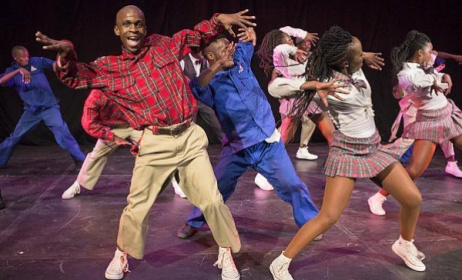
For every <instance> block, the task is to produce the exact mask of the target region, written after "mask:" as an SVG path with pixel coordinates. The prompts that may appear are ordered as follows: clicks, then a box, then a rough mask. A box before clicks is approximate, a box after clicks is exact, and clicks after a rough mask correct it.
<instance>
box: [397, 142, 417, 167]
mask: <svg viewBox="0 0 462 280" xmlns="http://www.w3.org/2000/svg"><path fill="white" fill-rule="evenodd" d="M413 150H414V144H412V145H411V146H410V147H409V149H407V151H406V152H405V153H404V154H403V155H402V156H401V158H400V159H399V161H400V162H401V163H402V164H408V163H409V161H410V160H411V157H412V151H413Z"/></svg>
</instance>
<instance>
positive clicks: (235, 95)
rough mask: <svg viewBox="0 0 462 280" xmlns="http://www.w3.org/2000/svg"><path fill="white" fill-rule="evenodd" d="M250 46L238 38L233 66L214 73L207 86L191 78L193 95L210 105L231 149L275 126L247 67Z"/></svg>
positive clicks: (260, 138) (260, 137)
mask: <svg viewBox="0 0 462 280" xmlns="http://www.w3.org/2000/svg"><path fill="white" fill-rule="evenodd" d="M253 50H254V47H253V45H252V43H242V42H239V43H238V44H237V47H236V51H235V53H234V67H233V68H231V69H229V70H227V71H220V72H218V73H216V74H215V76H214V77H213V79H212V81H211V82H210V84H209V85H208V86H205V87H202V86H201V85H200V84H199V82H198V79H197V78H196V79H194V80H192V81H191V84H190V85H191V89H192V92H193V94H194V96H195V97H196V98H197V99H198V100H200V101H202V102H203V103H204V104H206V105H207V106H210V107H212V108H213V109H214V110H215V112H216V114H217V116H218V120H219V121H220V123H221V126H222V128H223V131H224V133H225V134H226V137H227V140H226V139H225V143H224V144H225V145H230V146H231V149H232V150H233V152H234V153H236V152H238V151H240V150H243V149H245V148H248V147H250V146H252V145H255V144H257V143H260V142H263V141H264V140H265V139H266V138H268V137H270V136H271V135H272V134H273V132H274V130H275V127H276V124H275V121H274V116H273V113H272V111H271V106H270V104H269V102H268V100H267V99H266V96H265V93H264V92H263V90H262V89H261V88H260V85H259V84H258V81H257V79H256V77H255V75H254V74H253V72H252V69H251V68H250V61H251V59H252V55H253Z"/></svg>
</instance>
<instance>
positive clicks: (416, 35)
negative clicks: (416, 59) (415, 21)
mask: <svg viewBox="0 0 462 280" xmlns="http://www.w3.org/2000/svg"><path fill="white" fill-rule="evenodd" d="M427 43H431V41H430V38H429V37H428V36H427V35H425V34H424V33H420V32H418V31H416V30H412V31H409V33H407V35H406V39H405V40H404V42H403V43H401V45H399V46H398V47H394V48H393V49H392V50H391V54H390V59H391V62H392V64H393V73H392V74H393V75H392V79H393V85H397V84H398V77H397V74H398V73H399V71H401V70H402V69H403V63H404V62H405V61H407V60H409V59H410V58H411V57H412V56H413V55H414V53H415V52H416V51H418V50H422V49H424V48H425V46H426V45H427Z"/></svg>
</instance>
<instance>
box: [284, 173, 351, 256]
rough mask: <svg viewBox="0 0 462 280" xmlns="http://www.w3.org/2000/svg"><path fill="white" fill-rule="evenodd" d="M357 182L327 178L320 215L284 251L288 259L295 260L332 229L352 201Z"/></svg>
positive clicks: (339, 178)
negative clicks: (316, 239) (318, 237)
mask: <svg viewBox="0 0 462 280" xmlns="http://www.w3.org/2000/svg"><path fill="white" fill-rule="evenodd" d="M354 185H355V180H354V179H351V178H345V177H334V178H332V177H327V178H326V189H325V190H324V198H323V201H322V207H321V211H320V212H319V214H318V215H317V216H316V217H314V218H313V219H312V220H310V221H309V222H307V223H306V224H305V225H303V227H301V228H300V229H299V230H298V232H297V233H296V234H295V236H294V238H293V239H292V240H291V241H290V243H289V246H287V248H286V250H285V251H284V255H285V256H286V257H288V258H294V257H295V256H296V255H297V254H298V253H299V252H300V251H301V250H302V249H303V248H304V247H305V246H306V245H308V244H309V243H310V242H311V241H312V240H313V239H314V238H315V237H316V236H318V235H320V234H321V233H323V232H325V231H326V230H327V229H329V228H330V227H332V226H333V225H334V224H335V223H336V222H337V220H338V218H339V217H340V215H341V214H342V212H343V209H345V207H346V206H347V204H348V201H349V200H350V196H351V192H352V191H353V188H354Z"/></svg>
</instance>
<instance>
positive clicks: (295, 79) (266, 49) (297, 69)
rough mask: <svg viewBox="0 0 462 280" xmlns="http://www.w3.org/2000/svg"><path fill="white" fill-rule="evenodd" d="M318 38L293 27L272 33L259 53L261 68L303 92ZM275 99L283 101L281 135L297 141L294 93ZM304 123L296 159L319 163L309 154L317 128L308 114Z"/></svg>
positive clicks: (315, 34)
mask: <svg viewBox="0 0 462 280" xmlns="http://www.w3.org/2000/svg"><path fill="white" fill-rule="evenodd" d="M317 35H318V34H317V33H309V32H307V31H305V30H302V29H299V28H293V27H290V26H286V27H282V28H280V29H275V30H271V31H270V32H268V33H267V34H266V35H265V37H264V38H263V40H262V43H261V46H260V48H259V50H258V52H257V55H258V56H259V58H260V67H262V68H263V69H264V71H265V74H266V75H270V74H271V73H272V70H273V69H274V70H275V71H277V73H279V75H281V76H282V77H284V78H286V79H288V80H285V81H284V83H285V84H288V85H290V86H291V87H293V88H295V89H296V90H299V91H300V87H301V85H302V84H303V83H304V82H305V68H306V62H307V56H308V55H309V53H310V49H311V46H312V45H314V44H315V43H316V41H317V40H318V39H319V38H318V37H317ZM291 37H294V38H296V42H297V46H295V44H294V42H293V40H292V38H291ZM275 97H277V98H280V99H279V101H280V103H281V104H280V106H279V113H280V114H281V121H282V123H281V127H280V132H281V138H282V140H283V141H284V143H285V144H287V143H289V142H290V140H291V139H292V138H293V135H294V134H295V130H296V128H297V126H298V123H297V124H294V125H292V126H290V123H291V120H292V117H291V116H290V114H289V112H290V111H291V110H292V108H293V102H294V100H295V98H294V96H293V94H292V96H290V98H283V97H288V96H277V95H276V96H275ZM301 123H302V130H301V134H300V147H299V149H298V151H297V154H296V157H297V158H299V159H307V160H315V159H317V158H318V156H317V155H314V154H311V153H310V152H309V150H308V142H309V141H310V139H311V136H312V135H313V132H314V129H315V127H316V126H315V124H314V123H313V121H311V119H310V118H308V117H307V115H306V114H305V115H304V118H302V119H301ZM289 127H291V128H292V129H289Z"/></svg>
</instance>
